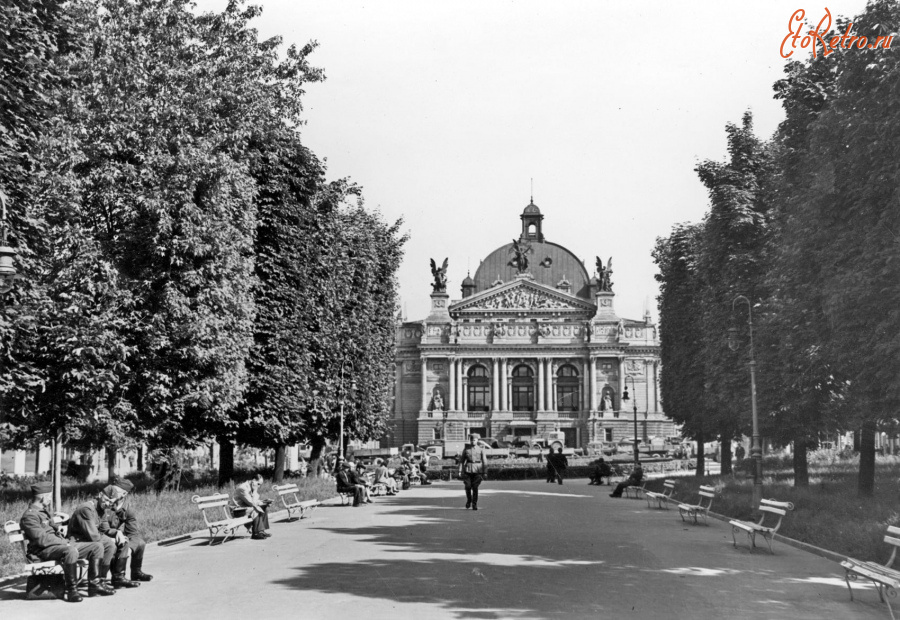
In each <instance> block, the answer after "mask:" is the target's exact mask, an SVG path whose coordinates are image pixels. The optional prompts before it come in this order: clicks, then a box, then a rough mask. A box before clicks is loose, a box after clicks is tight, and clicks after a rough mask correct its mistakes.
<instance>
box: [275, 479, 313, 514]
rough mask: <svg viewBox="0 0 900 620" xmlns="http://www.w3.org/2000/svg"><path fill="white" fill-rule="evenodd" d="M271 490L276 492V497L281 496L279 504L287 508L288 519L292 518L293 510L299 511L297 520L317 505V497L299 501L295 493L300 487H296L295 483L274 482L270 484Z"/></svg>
mask: <svg viewBox="0 0 900 620" xmlns="http://www.w3.org/2000/svg"><path fill="white" fill-rule="evenodd" d="M272 490H273V491H275V492H276V493H277V494H278V497H280V498H281V504H282V505H283V506H284V507H285V508H286V509H287V511H288V521H293V520H294V518H293V517H294V512H298V513H299V516H298V517H297V520H300V519H302V518H303V515H304V514H306V513H307V512H312V511H313V510H315V509H316V507H317V506H318V505H319V500H317V499H308V500H305V501H300V499H299V498H298V497H297V493H299V492H300V489H298V488H297V485H296V484H282V485H277V484H275V485H272Z"/></svg>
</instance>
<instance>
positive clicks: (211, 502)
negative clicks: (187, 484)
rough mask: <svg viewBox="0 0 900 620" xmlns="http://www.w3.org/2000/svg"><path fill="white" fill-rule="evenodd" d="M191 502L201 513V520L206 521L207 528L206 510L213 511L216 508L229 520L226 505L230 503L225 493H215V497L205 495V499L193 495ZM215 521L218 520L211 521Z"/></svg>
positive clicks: (208, 520) (207, 516) (229, 516)
mask: <svg viewBox="0 0 900 620" xmlns="http://www.w3.org/2000/svg"><path fill="white" fill-rule="evenodd" d="M191 501H192V502H194V503H195V504H197V508H199V509H200V512H201V513H203V520H204V521H206V525H207V526H208V525H209V522H210V519H209V515H207V514H206V511H207V510H215V509H216V508H221V509H222V514H223V515H224V517H225V518H226V519H230V518H231V515H230V514H228V505H229V503H230V498H229V497H228V495H226V494H225V493H217V494H216V495H207V496H205V497H200V496H199V495H195V496H193V497H192V498H191ZM217 520H218V519H213V521H217Z"/></svg>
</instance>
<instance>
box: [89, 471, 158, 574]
mask: <svg viewBox="0 0 900 620" xmlns="http://www.w3.org/2000/svg"><path fill="white" fill-rule="evenodd" d="M133 489H134V485H133V484H132V483H131V481H130V480H127V479H125V478H117V479H116V481H115V482H113V483H112V484H111V485H109V486H108V487H106V488H105V489H103V493H104V495H106V496H107V497H109V498H111V499H112V500H113V504H112V505H111V506H110V507H109V508H104V509H103V510H102V511H100V512H99V516H100V526H99V528H98V529H99V530H100V533H101V534H103V535H104V536H107V537H109V538H112V539H113V540H117V539H118V540H121V539H122V537H124V538H125V542H124V543H123V544H119V545H116V553H115V555H114V556H113V562H112V576H113V577H112V583H113V586H115V585H116V583H117V582H118V583H121V584H124V582H125V581H127V580H126V579H125V567H126V566H127V564H128V557H129V555H130V556H131V581H150V580H151V579H153V576H152V575H148V574H147V573H145V572H143V571H142V570H141V569H142V568H143V566H144V548H145V547H146V546H147V543H146V542H144V539H143V538H142V537H141V534H140V532H139V531H138V527H137V515H136V514H135V513H134V511H133V510H131V508H126V507H125V498H126V497H127V496H128V494H129V493H131V491H132V490H133ZM120 534H121V535H120ZM121 587H126V588H127V587H129V586H126V585H123V586H121Z"/></svg>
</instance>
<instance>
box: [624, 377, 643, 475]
mask: <svg viewBox="0 0 900 620" xmlns="http://www.w3.org/2000/svg"><path fill="white" fill-rule="evenodd" d="M629 379H631V391H632V393H633V394H634V401H633V405H634V464H635V465H637V464H638V463H640V462H641V461H640V458H639V457H640V455H639V454H638V433H637V388H635V387H634V377H628V376H626V377H625V393H624V394H622V402H623V403H626V404H627V403H628V401H629V400H631V399H630V398H629V397H628V380H629Z"/></svg>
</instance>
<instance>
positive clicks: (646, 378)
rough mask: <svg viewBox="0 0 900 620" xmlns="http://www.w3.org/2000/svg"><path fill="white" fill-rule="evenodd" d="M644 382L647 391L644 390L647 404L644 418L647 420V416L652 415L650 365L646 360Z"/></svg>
mask: <svg viewBox="0 0 900 620" xmlns="http://www.w3.org/2000/svg"><path fill="white" fill-rule="evenodd" d="M644 382H645V383H646V385H645V388H646V389H645V390H644V397H645V400H644V402H645V403H646V406H645V407H644V417H645V418H646V417H647V414H649V413H650V364H649V363H647V360H644Z"/></svg>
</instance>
